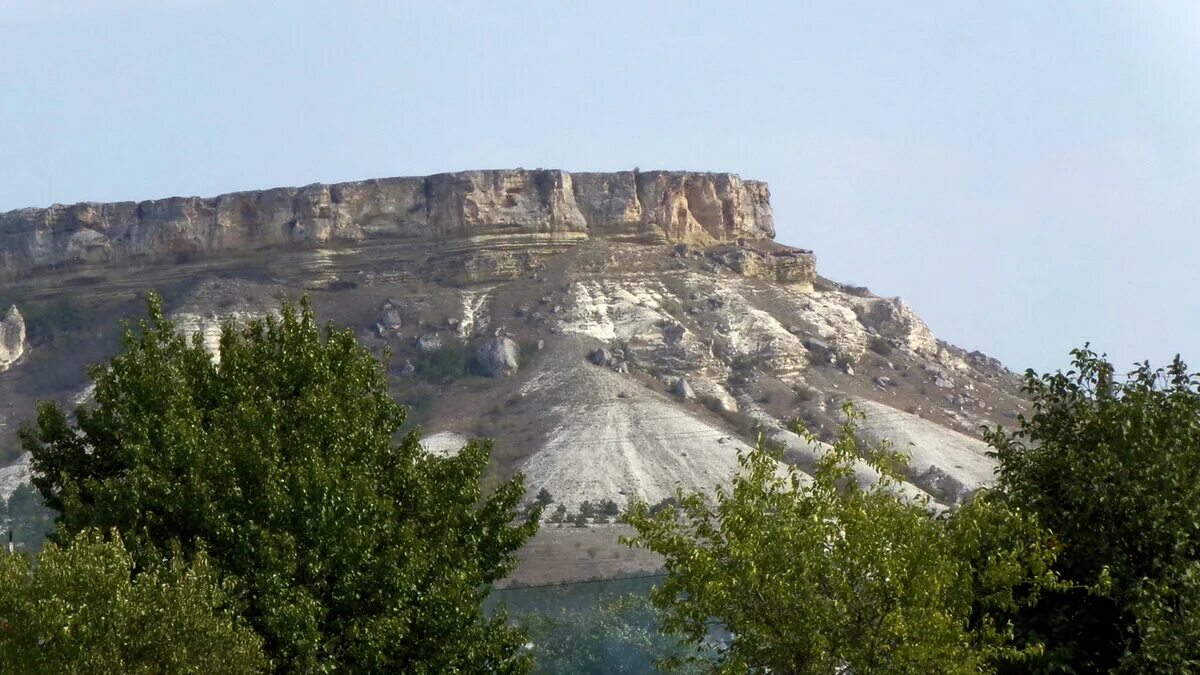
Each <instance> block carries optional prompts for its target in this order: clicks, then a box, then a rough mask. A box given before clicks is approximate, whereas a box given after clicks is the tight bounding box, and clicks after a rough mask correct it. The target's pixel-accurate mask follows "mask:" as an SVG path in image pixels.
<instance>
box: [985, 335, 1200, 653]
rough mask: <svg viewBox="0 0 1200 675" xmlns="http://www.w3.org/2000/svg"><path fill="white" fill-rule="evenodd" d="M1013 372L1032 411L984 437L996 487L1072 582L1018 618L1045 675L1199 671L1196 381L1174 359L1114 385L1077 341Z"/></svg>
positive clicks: (1107, 368) (1199, 392)
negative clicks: (1065, 359) (1050, 366)
mask: <svg viewBox="0 0 1200 675" xmlns="http://www.w3.org/2000/svg"><path fill="white" fill-rule="evenodd" d="M1072 355H1073V366H1072V368H1071V369H1070V370H1069V371H1068V372H1065V373H1063V372H1058V373H1054V374H1049V375H1037V374H1036V373H1034V372H1033V371H1029V372H1027V373H1026V375H1025V383H1024V390H1025V393H1026V394H1027V395H1028V396H1029V398H1030V399H1031V401H1032V403H1033V411H1032V414H1031V415H1030V416H1029V417H1025V416H1021V417H1020V418H1019V419H1018V425H1017V428H1016V429H1015V430H1012V431H1005V430H1003V429H1000V428H996V429H993V430H990V431H989V432H988V434H987V439H988V441H989V442H990V443H991V445H992V446H993V448H994V450H995V456H996V458H997V459H998V460H999V464H1000V467H999V487H1000V489H1002V490H1003V491H1004V492H1005V493H1006V494H1007V497H1008V500H1009V501H1010V502H1011V504H1012V505H1013V506H1014V507H1016V508H1020V509H1022V510H1024V511H1026V512H1029V513H1033V514H1036V515H1037V517H1038V519H1039V520H1040V522H1041V523H1042V524H1043V525H1045V526H1046V527H1048V528H1049V529H1051V530H1052V531H1053V532H1054V533H1055V535H1056V536H1057V537H1058V538H1059V539H1060V540H1061V542H1062V545H1063V550H1062V554H1061V555H1060V556H1059V558H1058V561H1057V563H1056V564H1055V570H1056V571H1057V572H1058V574H1059V575H1060V576H1061V577H1062V578H1063V580H1064V581H1068V582H1071V587H1070V588H1066V589H1063V590H1060V591H1058V592H1055V593H1052V594H1050V595H1048V596H1047V597H1046V598H1044V599H1043V601H1042V602H1040V603H1039V604H1038V605H1037V606H1036V607H1032V608H1028V609H1026V610H1025V611H1024V612H1022V613H1021V614H1020V616H1018V617H1017V619H1018V623H1019V626H1020V628H1021V630H1022V634H1023V635H1024V637H1025V638H1026V639H1028V640H1029V641H1039V642H1044V643H1045V644H1046V647H1047V652H1046V655H1045V657H1044V659H1042V660H1041V661H1039V662H1037V663H1036V664H1035V668H1036V669H1038V670H1044V671H1067V672H1107V671H1111V670H1114V669H1117V670H1124V671H1128V672H1195V671H1197V670H1200V640H1198V639H1197V622H1200V616H1198V615H1197V613H1196V612H1197V611H1198V610H1200V588H1198V587H1197V576H1196V575H1197V571H1196V570H1197V564H1198V563H1200V376H1198V375H1197V374H1194V373H1189V372H1188V370H1187V366H1186V365H1185V364H1184V363H1183V362H1182V361H1181V360H1179V359H1178V358H1176V359H1175V360H1174V361H1173V362H1172V363H1171V364H1170V365H1169V366H1167V367H1166V368H1160V369H1152V368H1151V367H1150V365H1149V364H1141V365H1139V366H1138V367H1137V368H1136V369H1135V370H1134V371H1133V372H1131V373H1128V374H1127V375H1126V376H1125V377H1116V376H1114V369H1113V366H1112V364H1110V363H1108V362H1107V361H1106V360H1105V359H1104V358H1103V357H1101V356H1098V355H1097V354H1096V353H1095V352H1092V351H1090V350H1089V349H1087V348H1086V347H1085V348H1084V349H1079V350H1075V351H1073V352H1072Z"/></svg>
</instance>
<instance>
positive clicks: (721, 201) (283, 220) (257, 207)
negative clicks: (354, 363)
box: [0, 169, 775, 277]
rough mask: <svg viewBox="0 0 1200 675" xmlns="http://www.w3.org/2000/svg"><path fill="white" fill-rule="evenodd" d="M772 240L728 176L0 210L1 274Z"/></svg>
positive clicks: (488, 183) (460, 176)
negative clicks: (381, 247)
mask: <svg viewBox="0 0 1200 675" xmlns="http://www.w3.org/2000/svg"><path fill="white" fill-rule="evenodd" d="M774 235H775V229H774V220H773V216H772V212H771V205H770V195H769V192H768V190H767V186H766V184H764V183H761V182H757V181H743V180H742V179H740V178H738V177H737V176H734V175H730V174H705V173H683V172H667V171H650V172H637V171H627V172H619V173H576V174H571V173H567V172H565V171H550V170H540V169H539V170H535V171H526V170H519V169H518V170H505V171H467V172H461V173H448V174H439V175H435V176H428V177H417V178H385V179H379V180H368V181H358V182H351V183H338V184H335V185H321V184H314V185H309V186H306V187H302V188H276V189H272V190H262V191H254V192H237V193H231V194H225V195H221V196H218V197H213V198H208V199H203V198H199V197H174V198H170V199H157V200H151V201H144V202H137V203H135V202H118V203H110V204H97V203H82V204H75V205H73V206H62V205H55V206H51V207H49V208H44V209H37V208H30V209H19V210H16V211H10V212H8V213H4V214H0V273H3V274H5V275H7V276H8V277H14V276H16V275H20V274H28V273H31V272H36V271H38V270H44V269H47V268H57V267H62V266H67V265H78V264H92V265H96V264H101V265H103V264H114V263H126V264H128V263H142V262H162V261H173V260H180V259H190V258H192V257H197V256H206V255H231V254H234V253H246V252H254V251H260V250H262V249H267V248H272V247H296V248H321V247H327V246H330V245H336V244H339V243H358V242H363V241H368V240H380V239H384V240H412V241H433V242H437V243H441V244H446V245H448V246H451V247H453V246H455V245H458V246H462V245H467V246H472V247H487V248H490V249H499V248H506V247H512V246H518V247H520V246H522V245H539V244H561V243H570V242H577V241H581V240H586V239H589V238H592V237H605V238H615V239H628V240H635V241H643V242H658V243H688V244H711V243H719V242H731V241H736V240H737V239H771V238H773V237H774Z"/></svg>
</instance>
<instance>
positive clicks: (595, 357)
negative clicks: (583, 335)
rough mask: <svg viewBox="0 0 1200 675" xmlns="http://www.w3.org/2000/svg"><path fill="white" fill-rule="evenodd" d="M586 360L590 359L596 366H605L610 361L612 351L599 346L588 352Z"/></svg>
mask: <svg viewBox="0 0 1200 675" xmlns="http://www.w3.org/2000/svg"><path fill="white" fill-rule="evenodd" d="M588 361H591V362H592V363H594V364H596V365H598V366H605V365H608V364H609V363H610V362H612V353H610V352H609V351H608V350H607V349H605V348H603V347H601V348H600V349H597V350H596V351H594V352H592V353H591V354H588Z"/></svg>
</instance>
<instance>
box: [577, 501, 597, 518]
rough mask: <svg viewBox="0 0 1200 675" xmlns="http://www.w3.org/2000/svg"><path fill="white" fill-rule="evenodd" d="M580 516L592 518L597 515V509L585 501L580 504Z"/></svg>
mask: <svg viewBox="0 0 1200 675" xmlns="http://www.w3.org/2000/svg"><path fill="white" fill-rule="evenodd" d="M579 515H581V516H583V517H584V518H591V517H592V516H594V515H596V507H595V506H593V505H592V503H591V502H589V501H584V502H582V503H580V504H579Z"/></svg>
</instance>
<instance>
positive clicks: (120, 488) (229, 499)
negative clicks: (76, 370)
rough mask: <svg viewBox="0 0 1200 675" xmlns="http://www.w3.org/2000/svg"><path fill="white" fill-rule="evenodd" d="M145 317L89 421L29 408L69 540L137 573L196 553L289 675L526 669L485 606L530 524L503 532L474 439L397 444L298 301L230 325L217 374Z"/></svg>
mask: <svg viewBox="0 0 1200 675" xmlns="http://www.w3.org/2000/svg"><path fill="white" fill-rule="evenodd" d="M149 310H150V315H149V318H148V319H144V320H142V321H140V322H139V324H138V326H137V327H136V329H135V328H134V327H132V326H130V327H127V328H126V331H125V335H124V342H123V350H122V351H121V353H119V354H118V355H117V356H116V357H114V358H113V359H112V362H111V363H110V364H108V365H106V366H102V367H96V368H94V369H93V370H92V371H91V373H90V374H91V377H92V379H93V380H94V381H95V383H96V389H95V404H94V405H93V406H90V407H85V408H81V409H79V410H77V411H76V413H75V421H71V420H70V419H69V418H68V417H67V415H66V414H65V413H64V412H63V411H62V410H61V409H60V408H59V407H58V406H56V405H53V404H43V405H42V406H41V407H40V408H39V411H38V418H37V425H36V427H34V428H27V429H25V430H24V432H23V442H24V444H25V447H26V449H28V450H29V451H30V452H31V453H32V462H33V467H34V469H35V472H36V473H35V475H36V476H37V477H36V478H35V483H36V485H37V487H38V489H39V490H40V491H41V493H42V495H43V496H44V497H45V500H46V503H47V504H48V505H49V506H51V507H53V508H55V509H56V510H58V511H59V512H61V514H62V515H61V517H60V524H61V527H62V529H63V531H65V532H68V533H69V532H77V531H80V530H82V529H85V528H89V527H101V528H116V529H118V530H119V531H120V532H121V533H122V535H123V536H124V538H125V541H126V543H127V545H128V546H129V547H130V549H131V550H132V551H133V552H134V554H135V556H136V558H137V559H138V560H140V561H151V560H157V559H159V558H161V557H162V555H163V552H165V551H169V550H173V549H174V548H176V547H178V548H179V550H181V551H182V552H183V553H184V554H191V553H192V552H194V551H197V550H199V549H201V548H203V549H204V550H207V551H208V555H209V556H210V558H211V560H212V561H213V564H214V565H215V566H216V567H217V568H218V570H219V571H220V572H221V573H222V574H224V575H226V576H227V577H229V579H230V580H232V581H233V582H235V583H236V584H237V585H238V587H239V588H240V589H241V592H240V596H239V598H240V600H241V601H242V602H244V604H245V615H246V617H247V618H248V619H249V621H250V622H251V625H253V626H254V628H255V629H256V630H257V631H258V632H259V633H260V634H261V635H262V636H263V637H264V638H265V642H266V646H267V650H268V653H269V654H270V655H271V656H272V657H273V658H274V659H275V660H276V662H277V663H278V664H279V665H280V667H281V668H282V669H284V670H294V671H303V672H322V671H327V670H333V669H337V668H351V669H355V670H366V671H389V672H395V671H404V672H413V673H420V672H468V671H469V672H478V671H483V670H487V671H491V672H517V671H522V670H525V669H527V668H528V662H529V659H528V657H527V656H526V655H524V654H523V652H522V651H521V645H522V643H523V637H522V635H521V633H520V631H519V630H517V629H515V628H513V627H510V626H509V625H508V622H507V620H506V618H505V616H504V615H503V614H502V613H500V614H497V615H494V616H492V617H490V618H489V617H485V616H484V614H483V612H482V610H481V601H482V600H483V598H484V596H485V595H486V593H487V591H488V589H489V585H490V584H491V583H492V582H493V581H495V580H496V579H498V578H499V577H501V576H502V575H504V574H505V573H506V572H507V571H508V570H509V569H510V568H511V567H512V565H514V564H515V558H514V555H513V554H514V551H515V550H516V549H518V548H519V547H520V546H521V545H522V544H523V543H524V542H525V541H527V540H528V539H529V537H531V536H532V534H533V533H534V531H535V530H536V527H537V521H536V518H537V515H538V514H537V513H533V514H531V516H530V517H529V518H527V519H526V520H524V521H518V520H517V511H516V509H517V506H518V503H519V501H520V499H521V497H522V495H523V493H524V488H523V485H522V479H521V478H520V477H519V476H518V477H516V478H513V479H512V480H509V481H507V482H504V483H502V484H501V485H500V487H498V488H497V489H496V490H494V491H493V492H492V493H491V494H488V495H484V494H481V488H480V478H481V476H482V473H483V471H484V469H485V467H486V465H487V461H488V455H489V452H490V445H489V444H488V443H487V442H481V441H472V442H470V443H469V444H468V445H467V446H466V447H465V448H463V450H462V451H461V452H460V453H458V454H457V455H455V456H452V457H441V456H434V455H430V454H427V453H425V452H424V451H423V449H422V448H421V446H420V443H419V436H418V434H417V433H416V432H415V431H414V432H411V433H408V434H407V435H403V436H401V437H399V438H397V436H398V433H399V432H398V430H399V429H400V427H401V425H402V424H403V422H404V419H405V411H404V409H403V408H402V407H401V406H399V405H398V404H397V403H395V402H394V401H393V400H392V398H391V397H390V396H389V393H388V384H387V377H386V372H385V369H384V368H383V367H381V364H380V363H379V362H378V361H377V360H376V359H375V358H374V357H373V356H372V355H371V354H370V353H369V352H368V351H367V350H366V349H365V348H363V347H361V346H360V345H358V344H357V342H356V341H355V338H354V335H353V333H352V331H350V330H338V329H335V328H334V327H332V326H327V327H326V328H324V329H323V330H322V329H320V328H318V327H317V325H316V322H315V320H314V318H313V311H312V308H311V306H310V304H309V302H308V301H307V299H306V300H304V301H303V302H302V303H301V307H300V308H299V310H297V308H296V307H295V306H293V305H291V304H289V303H286V302H285V303H284V304H283V305H282V308H281V310H280V312H279V315H278V316H268V317H267V318H266V319H263V320H258V321H252V322H250V323H249V324H248V325H247V326H245V327H244V328H242V329H236V328H234V327H233V326H231V325H226V326H224V328H223V330H222V334H221V339H220V351H219V359H214V358H213V355H211V354H209V353H208V352H206V351H205V349H204V348H203V346H202V344H201V341H200V337H199V336H198V335H197V336H194V338H193V339H191V340H189V339H187V338H185V337H183V336H181V335H180V334H179V333H178V331H177V329H176V326H175V325H173V324H172V322H171V321H170V320H168V319H167V318H166V317H165V316H164V314H163V308H162V302H161V300H160V299H159V298H158V297H157V296H151V298H150V301H149Z"/></svg>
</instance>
